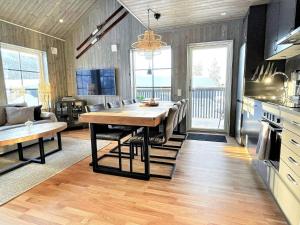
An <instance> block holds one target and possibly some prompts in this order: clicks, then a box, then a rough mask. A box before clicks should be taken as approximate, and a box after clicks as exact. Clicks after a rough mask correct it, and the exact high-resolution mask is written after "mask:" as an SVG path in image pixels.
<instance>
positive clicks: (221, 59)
mask: <svg viewBox="0 0 300 225" xmlns="http://www.w3.org/2000/svg"><path fill="white" fill-rule="evenodd" d="M226 70H227V48H226V47H215V48H207V49H194V50H193V51H192V74H193V82H192V86H193V88H197V87H224V86H225V82H226V72H227V71H226Z"/></svg>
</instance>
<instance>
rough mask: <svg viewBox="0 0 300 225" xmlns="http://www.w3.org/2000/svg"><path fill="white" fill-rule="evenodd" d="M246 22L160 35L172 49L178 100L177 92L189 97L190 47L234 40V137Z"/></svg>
mask: <svg viewBox="0 0 300 225" xmlns="http://www.w3.org/2000/svg"><path fill="white" fill-rule="evenodd" d="M242 28H243V20H242V19H239V20H232V21H225V22H220V23H215V24H204V25H194V26H189V27H184V28H180V29H174V30H171V31H166V32H160V34H161V35H162V39H163V41H165V42H167V43H168V44H169V45H171V47H172V66H173V72H172V76H173V77H172V98H173V100H177V99H179V97H177V89H182V96H183V97H187V90H186V80H187V44H189V43H200V42H212V41H223V40H233V67H232V93H231V99H232V101H231V113H230V134H231V135H234V126H235V108H236V82H237V75H238V64H239V50H240V46H241V40H242V38H241V35H242Z"/></svg>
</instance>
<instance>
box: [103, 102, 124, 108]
mask: <svg viewBox="0 0 300 225" xmlns="http://www.w3.org/2000/svg"><path fill="white" fill-rule="evenodd" d="M106 105H107V107H108V108H109V109H113V108H121V104H120V102H119V101H114V102H107V103H106Z"/></svg>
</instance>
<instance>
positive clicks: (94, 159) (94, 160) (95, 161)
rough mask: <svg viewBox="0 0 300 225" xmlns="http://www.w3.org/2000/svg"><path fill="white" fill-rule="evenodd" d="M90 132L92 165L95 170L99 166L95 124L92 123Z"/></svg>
mask: <svg viewBox="0 0 300 225" xmlns="http://www.w3.org/2000/svg"><path fill="white" fill-rule="evenodd" d="M90 134H91V147H92V165H93V171H95V170H96V169H97V167H98V157H97V139H96V133H95V124H93V123H91V124H90Z"/></svg>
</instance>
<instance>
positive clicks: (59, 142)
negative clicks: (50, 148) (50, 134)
mask: <svg viewBox="0 0 300 225" xmlns="http://www.w3.org/2000/svg"><path fill="white" fill-rule="evenodd" d="M57 145H58V149H57V150H62V145H61V134H60V132H58V133H57Z"/></svg>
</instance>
